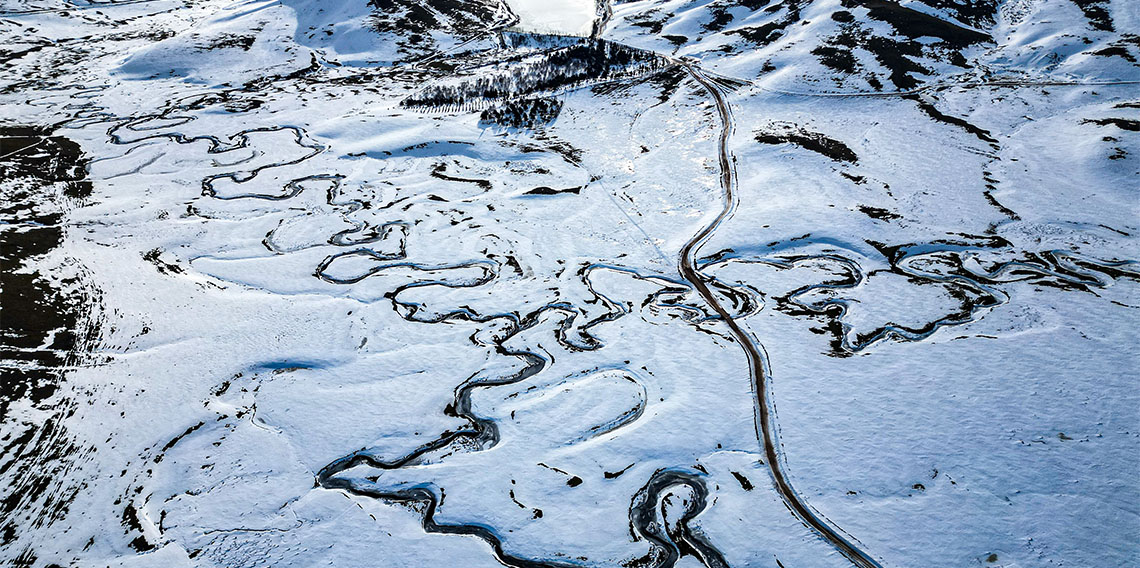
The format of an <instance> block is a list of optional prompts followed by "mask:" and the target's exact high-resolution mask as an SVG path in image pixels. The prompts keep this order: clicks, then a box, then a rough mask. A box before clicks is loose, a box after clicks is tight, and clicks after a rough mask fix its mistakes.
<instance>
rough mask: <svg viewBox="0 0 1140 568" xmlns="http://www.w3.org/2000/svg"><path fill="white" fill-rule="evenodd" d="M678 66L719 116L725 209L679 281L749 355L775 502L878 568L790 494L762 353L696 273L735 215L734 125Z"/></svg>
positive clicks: (721, 99) (715, 91) (719, 103)
mask: <svg viewBox="0 0 1140 568" xmlns="http://www.w3.org/2000/svg"><path fill="white" fill-rule="evenodd" d="M681 65H683V66H684V67H685V69H686V70H687V71H688V72H689V75H690V76H692V77H693V79H695V80H696V81H697V82H698V83H700V85H701V86H702V87H704V89H705V90H706V91H708V92H709V95H711V96H712V98H713V100H714V102H715V103H716V109H717V112H718V113H719V114H720V121H721V132H720V142H719V144H718V148H717V149H718V152H717V153H718V157H719V160H720V185H721V187H722V188H723V189H724V195H725V203H724V209H723V210H722V211H721V212H720V214H719V215H717V217H716V219H715V220H713V222H712V223H709V224H708V225H707V226H705V228H703V229H701V230H700V231H699V232H698V233H697V234H696V235H694V236H693V238H691V239H689V241H688V242H687V243H685V246H684V247H682V248H681V262H680V266H679V267H678V270H679V271H680V273H681V277H682V278H684V279H685V280H688V281H689V283H691V284H692V285H693V287H694V288H695V289H696V290H697V292H698V293H699V294H700V295H701V297H702V298H704V300H705V302H706V303H708V304H709V306H711V307H712V309H713V311H715V312H716V313H717V315H719V316H720V318H721V319H722V320H723V321H724V323H725V324H727V325H728V328H729V330H731V332H732V336H733V337H734V338H735V339H736V341H737V343H739V344H740V346H741V348H743V349H744V352H745V354H747V355H748V368H749V372H750V374H751V379H752V388H753V391H754V393H755V397H756V398H755V400H756V435H757V438H759V439H760V442H761V444H762V445H763V446H764V457H765V459H766V462H767V464H768V469H769V471H770V472H771V473H772V480H773V481H774V483H775V486H776V491H777V492H779V494H780V498H782V499H783V500H784V504H785V505H787V506H788V509H790V510H791V511H792V513H793V514H795V515H796V517H798V518H799V519H800V520H801V521H802V522H803V523H804V524H805V525H807V526H809V527H811V528H812V529H813V530H815V531H816V532H817V533H819V535H820V536H822V537H823V538H824V539H826V540H827V541H828V542H830V543H831V544H832V546H834V547H835V549H836V550H838V551H839V552H840V553H841V554H843V556H845V557H847V559H848V560H850V561H851V563H852V564H854V565H856V566H859V567H860V568H881V565H880V564H879V563H878V562H877V561H876V560H875V559H874V558H871V556H870V555H868V554H867V553H866V552H863V551H862V550H860V549H859V547H858V546H856V545H855V544H854V543H853V542H851V540H850V539H848V538H846V537H844V536H843V535H842V534H840V533H839V531H838V530H837V529H835V528H833V527H832V526H831V525H829V524H828V523H827V522H826V521H824V520H823V519H822V518H821V517H820V515H818V514H817V513H816V512H815V511H813V510H812V509H811V508H810V507H808V505H807V503H805V502H804V501H803V499H801V498H800V496H799V494H797V493H796V491H795V489H794V488H792V485H791V483H789V482H788V479H787V477H786V476H785V475H784V470H783V466H782V465H781V463H782V462H781V458H780V455H779V442H778V441H777V440H776V433H775V424H774V423H773V420H772V416H771V404H770V401H769V400H768V373H767V370H766V369H765V365H764V355H763V354H762V353H761V348H760V347H759V346H758V345H757V344H756V342H755V341H753V339H752V336H751V335H750V334H749V333H748V332H747V331H745V330H744V329H743V328H741V327H740V324H738V323H737V322H736V321H735V320H734V319H732V316H731V315H729V313H728V311H727V310H725V309H724V307H723V306H721V304H720V300H719V299H718V298H717V297H716V296H715V295H714V294H713V292H712V290H710V289H709V286H708V279H707V278H706V277H705V276H704V275H702V274H701V273H700V272H699V271H698V270H697V268H696V253H697V250H698V249H700V248H701V246H702V245H703V244H705V242H706V241H708V239H709V237H710V236H711V235H712V233H713V231H715V230H716V229H717V227H719V226H720V224H721V223H723V222H724V220H725V219H728V218H729V217H730V216H731V215H732V213H733V212H734V211H735V210H736V204H737V199H738V196H737V195H736V168H735V167H734V165H733V162H732V157H731V156H730V155H729V152H728V140H729V138H731V136H732V132H733V129H734V125H733V119H732V108H731V107H730V106H729V105H728V101H727V100H726V99H725V95H724V92H723V91H722V90H721V88H720V87H719V86H718V85H716V84H715V83H714V82H713V81H712V80H710V79H709V78H708V77H707V76H705V75H704V74H703V73H702V72H701V71H700V70H699V69H697V68H696V67H694V66H693V65H692V64H690V63H688V62H681Z"/></svg>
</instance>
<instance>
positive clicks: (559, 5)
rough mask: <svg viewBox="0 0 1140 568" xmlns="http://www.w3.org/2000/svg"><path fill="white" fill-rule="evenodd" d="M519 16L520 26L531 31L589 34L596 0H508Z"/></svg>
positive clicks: (592, 23)
mask: <svg viewBox="0 0 1140 568" xmlns="http://www.w3.org/2000/svg"><path fill="white" fill-rule="evenodd" d="M507 4H509V5H510V6H511V10H513V11H514V13H515V14H518V16H519V20H520V22H519V25H518V27H519V29H521V30H523V31H529V32H542V33H556V34H566V35H579V36H587V35H590V28H591V27H592V26H593V25H594V15H595V10H594V2H593V0H507Z"/></svg>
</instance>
